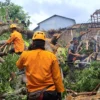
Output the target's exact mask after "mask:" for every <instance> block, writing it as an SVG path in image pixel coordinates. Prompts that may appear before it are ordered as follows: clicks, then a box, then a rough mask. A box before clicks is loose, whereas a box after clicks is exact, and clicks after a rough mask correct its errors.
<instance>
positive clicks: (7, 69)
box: [0, 54, 18, 92]
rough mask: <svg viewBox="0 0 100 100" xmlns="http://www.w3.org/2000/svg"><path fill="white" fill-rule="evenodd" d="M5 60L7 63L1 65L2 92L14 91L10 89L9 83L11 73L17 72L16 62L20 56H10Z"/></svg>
mask: <svg viewBox="0 0 100 100" xmlns="http://www.w3.org/2000/svg"><path fill="white" fill-rule="evenodd" d="M4 58H5V62H4V63H2V64H1V65H0V92H7V91H9V90H12V89H11V87H10V83H9V82H8V80H9V78H10V74H11V72H16V71H17V67H16V61H17V59H18V55H16V54H14V55H13V56H12V55H11V54H8V56H7V57H4Z"/></svg>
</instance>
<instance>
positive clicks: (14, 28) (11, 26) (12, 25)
mask: <svg viewBox="0 0 100 100" xmlns="http://www.w3.org/2000/svg"><path fill="white" fill-rule="evenodd" d="M14 30H17V25H16V24H11V25H10V31H11V32H13V31H14Z"/></svg>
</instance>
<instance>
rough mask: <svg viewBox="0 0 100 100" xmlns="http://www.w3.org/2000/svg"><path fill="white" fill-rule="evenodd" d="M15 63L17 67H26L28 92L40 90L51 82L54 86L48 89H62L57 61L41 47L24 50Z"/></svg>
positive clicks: (59, 90)
mask: <svg viewBox="0 0 100 100" xmlns="http://www.w3.org/2000/svg"><path fill="white" fill-rule="evenodd" d="M16 65H17V67H18V68H19V69H23V68H25V69H26V77H27V88H28V91H29V92H33V91H36V90H41V89H43V88H45V87H47V86H49V85H51V84H54V86H52V87H50V88H49V89H48V90H51V91H53V90H57V92H63V91H64V86H63V83H62V78H61V73H60V68H59V65H58V61H57V59H56V57H55V55H54V54H53V53H51V52H49V51H45V50H41V49H37V50H32V51H24V52H23V53H22V55H21V56H20V58H19V60H18V61H17V63H16Z"/></svg>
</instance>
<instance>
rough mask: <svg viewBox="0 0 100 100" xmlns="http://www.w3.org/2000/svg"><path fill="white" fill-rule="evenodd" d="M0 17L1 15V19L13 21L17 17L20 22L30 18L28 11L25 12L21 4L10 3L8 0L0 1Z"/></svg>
mask: <svg viewBox="0 0 100 100" xmlns="http://www.w3.org/2000/svg"><path fill="white" fill-rule="evenodd" d="M0 17H2V18H1V19H3V21H5V20H6V21H7V20H13V21H15V20H16V19H17V20H19V21H20V22H23V21H24V22H25V23H27V20H29V18H30V16H28V13H25V11H24V10H23V8H22V7H21V6H19V5H16V4H14V3H12V2H11V1H10V0H5V2H0Z"/></svg>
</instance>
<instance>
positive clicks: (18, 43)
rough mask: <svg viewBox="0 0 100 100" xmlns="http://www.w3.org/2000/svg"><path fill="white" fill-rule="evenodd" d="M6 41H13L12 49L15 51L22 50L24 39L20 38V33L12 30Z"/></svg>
mask: <svg viewBox="0 0 100 100" xmlns="http://www.w3.org/2000/svg"><path fill="white" fill-rule="evenodd" d="M7 43H8V44H10V43H13V44H14V50H15V52H22V51H24V41H23V38H22V35H21V33H19V32H17V31H14V32H13V33H11V36H10V38H9V39H8V40H7Z"/></svg>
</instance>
